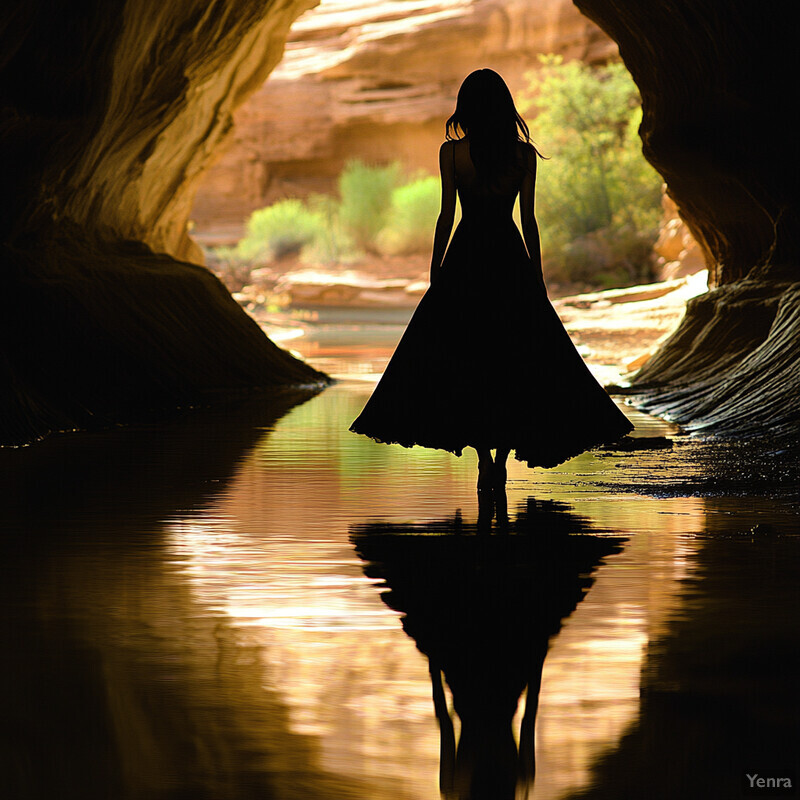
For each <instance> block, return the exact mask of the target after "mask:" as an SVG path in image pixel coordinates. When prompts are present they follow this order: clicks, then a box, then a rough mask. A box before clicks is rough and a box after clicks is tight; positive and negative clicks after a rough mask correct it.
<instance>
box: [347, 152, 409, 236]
mask: <svg viewBox="0 0 800 800" xmlns="http://www.w3.org/2000/svg"><path fill="white" fill-rule="evenodd" d="M399 182H400V165H399V164H397V163H393V164H389V165H387V166H371V165H368V164H365V163H364V162H363V161H358V160H355V161H350V162H348V163H347V165H346V166H345V168H344V170H343V171H342V174H341V175H340V176H339V197H340V202H339V221H340V223H341V225H342V227H343V229H344V230H345V231H346V232H347V233H348V235H349V236H351V237H352V240H353V243H354V244H355V246H356V247H360V248H363V249H364V250H367V251H369V252H374V251H375V250H376V243H375V240H376V237H377V235H378V233H379V232H380V231H381V230H382V229H383V228H384V227H385V225H386V223H387V220H388V214H389V209H390V206H391V200H392V192H393V190H394V189H395V188H396V187H397V185H398V184H399Z"/></svg>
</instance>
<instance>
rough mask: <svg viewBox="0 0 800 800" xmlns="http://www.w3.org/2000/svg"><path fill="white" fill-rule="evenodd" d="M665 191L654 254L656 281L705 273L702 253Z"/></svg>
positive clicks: (705, 265) (705, 267)
mask: <svg viewBox="0 0 800 800" xmlns="http://www.w3.org/2000/svg"><path fill="white" fill-rule="evenodd" d="M664 189H665V191H664V193H663V195H662V200H661V205H662V208H663V210H664V213H663V216H662V219H661V230H660V232H659V235H658V239H657V240H656V243H655V246H654V248H653V249H654V250H655V253H656V256H657V263H658V264H659V267H660V269H659V279H660V280H662V281H670V280H674V279H675V278H683V277H685V276H687V275H694V274H695V273H697V272H700V271H701V270H704V269H707V268H708V266H707V264H706V262H705V258H704V256H703V253H702V251H701V249H700V247H699V245H698V244H697V242H696V241H695V239H694V237H693V236H692V234H691V231H690V230H689V228H688V226H687V225H686V223H685V222H684V221H683V220H682V219H681V218H680V215H679V214H678V207H677V206H676V205H675V202H674V201H673V200H672V198H671V197H670V196H669V195H668V194H667V192H666V186H665V187H664Z"/></svg>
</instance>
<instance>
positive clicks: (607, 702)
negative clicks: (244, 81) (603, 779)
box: [168, 381, 704, 800]
mask: <svg viewBox="0 0 800 800" xmlns="http://www.w3.org/2000/svg"><path fill="white" fill-rule="evenodd" d="M370 388H371V387H370V386H369V385H368V384H367V385H365V384H364V383H362V382H360V381H343V382H341V383H340V384H338V385H336V386H334V387H332V388H331V389H328V390H326V391H325V392H323V393H322V394H321V395H319V396H317V397H315V398H313V399H311V400H310V401H308V402H306V403H304V404H302V405H300V406H298V407H296V408H294V409H292V410H291V411H290V412H289V413H288V414H287V415H286V416H285V417H283V418H282V419H281V420H279V421H278V423H277V424H276V425H275V426H274V429H272V430H271V431H270V432H269V435H268V436H266V437H265V438H264V439H263V440H262V442H261V443H260V444H258V445H257V446H256V447H255V449H254V451H253V452H252V454H251V455H250V456H249V457H248V458H247V459H246V460H245V461H244V463H242V464H241V466H240V468H239V470H238V472H237V474H236V476H235V478H234V480H233V481H232V482H231V484H230V486H229V487H228V488H227V489H226V491H225V492H224V493H223V494H222V495H221V496H220V498H219V500H218V501H217V502H216V503H215V504H214V505H213V506H212V507H211V508H208V509H206V510H204V511H203V512H202V513H199V514H198V513H195V514H192V515H191V516H187V517H185V518H180V519H175V520H173V521H172V523H171V524H170V526H169V529H168V542H169V547H170V549H171V552H172V554H173V558H174V561H175V562H176V563H178V564H181V565H182V570H183V573H184V575H185V576H186V578H187V579H188V581H189V584H190V586H191V588H192V592H193V593H194V595H195V596H196V598H197V601H198V603H199V605H200V606H201V607H205V608H208V609H212V610H213V611H215V612H218V613H222V614H224V615H226V616H227V617H228V618H229V619H230V620H231V623H232V624H233V625H234V627H235V628H236V629H238V630H240V631H241V632H242V635H244V636H245V637H246V641H247V642H249V643H251V644H252V645H253V646H254V647H256V648H257V650H256V651H257V652H258V653H259V654H260V656H259V657H260V658H262V659H263V661H264V663H265V666H266V667H268V669H267V670H266V672H265V674H268V675H269V676H270V681H271V685H270V686H269V687H268V688H269V689H271V690H275V691H278V692H279V693H280V696H281V697H282V699H283V702H285V703H286V705H287V707H288V714H289V722H290V727H291V730H292V731H293V732H294V733H297V734H304V735H309V736H313V737H315V738H316V739H318V741H319V742H320V754H321V755H320V758H321V763H320V766H321V767H322V768H323V769H324V770H326V771H330V772H335V773H337V774H340V775H343V776H353V777H358V778H359V779H361V780H364V781H366V782H367V783H368V784H369V785H370V786H371V787H372V789H371V792H372V794H371V795H370V797H373V798H374V799H375V800H382V798H384V797H385V798H387V799H388V798H390V797H392V798H400V797H408V798H419V799H420V800H422V798H432V797H434V796H436V794H437V788H436V787H437V780H438V768H439V765H438V753H439V741H438V739H439V734H438V729H437V725H436V721H435V718H434V715H433V709H432V703H431V688H430V676H429V675H428V666H427V662H426V660H425V658H424V657H423V656H422V654H421V653H420V652H419V651H418V650H417V649H416V647H415V644H414V642H413V640H411V639H410V638H409V637H407V636H406V635H405V633H404V632H403V630H402V628H401V624H400V615H399V614H398V613H397V612H394V611H392V610H391V609H389V608H387V607H386V605H385V604H384V603H383V602H382V601H381V599H380V594H379V588H380V587H378V586H376V585H375V581H373V580H371V579H369V578H366V577H365V576H364V573H363V571H362V564H361V562H360V561H359V559H358V558H357V557H356V556H355V554H354V552H353V550H352V547H351V545H350V543H349V541H348V529H349V527H350V526H351V525H353V524H358V523H363V522H366V521H371V520H382V521H388V522H406V521H424V520H431V519H437V518H442V517H443V516H449V515H451V514H453V513H454V512H456V511H457V510H458V509H460V510H461V513H462V514H463V515H464V516H465V518H470V519H474V518H475V517H476V516H477V502H476V495H475V492H474V478H475V475H474V471H475V464H474V459H472V458H471V457H469V456H468V455H465V456H464V457H462V458H460V459H459V458H456V457H454V456H452V455H450V454H447V453H441V452H438V451H428V450H424V449H421V448H414V449H412V450H406V449H403V448H400V447H394V446H392V447H387V446H385V445H378V444H375V443H373V442H371V441H369V440H367V439H365V438H363V437H359V436H355V435H353V434H350V433H348V432H347V427H348V425H349V422H350V420H352V419H353V418H354V417H355V415H356V414H357V413H358V410H360V407H361V405H362V404H363V402H364V401H365V400H366V398H367V396H368V393H369V391H370ZM605 470H607V463H606V462H604V461H603V460H602V459H601V458H599V457H597V456H596V455H592V454H586V455H584V456H581V457H579V458H577V459H574V460H573V461H571V462H569V464H567V465H564V466H562V467H561V468H558V469H556V470H551V471H546V472H545V471H536V472H531V471H529V470H528V469H527V468H526V467H524V466H523V465H521V464H517V463H516V462H514V463H512V464H511V465H510V473H509V492H508V499H509V510H510V511H512V510H513V508H514V506H515V503H519V502H524V501H525V499H526V498H527V497H529V496H531V495H535V496H536V497H537V498H539V499H547V498H549V499H553V500H558V501H562V502H567V503H568V504H569V506H570V507H572V508H573V509H574V510H575V511H577V513H579V514H581V515H583V516H585V517H587V518H588V519H589V520H590V521H591V523H592V524H593V525H594V526H595V527H596V528H597V529H598V530H599V531H600V532H601V533H602V531H603V530H607V531H611V532H613V533H614V534H615V535H625V536H630V541H629V542H628V544H627V545H626V547H625V549H624V550H623V551H622V552H621V553H618V554H615V555H612V556H609V557H608V558H607V560H606V563H605V564H604V565H602V566H601V567H600V568H599V569H598V570H597V573H596V582H595V584H594V586H593V587H592V589H591V590H590V592H589V593H588V595H587V596H586V598H585V599H584V601H583V602H582V603H580V604H579V606H578V607H577V609H576V610H575V612H574V613H573V614H572V615H571V616H570V617H569V618H568V619H567V620H566V622H565V623H564V626H563V629H562V630H561V632H560V633H559V634H558V635H557V636H556V637H555V638H554V640H553V641H552V642H551V648H550V651H549V654H548V656H547V658H546V660H545V666H544V672H543V680H542V689H541V694H540V706H539V714H538V722H537V735H536V759H537V777H536V784H535V791H534V794H533V797H535V798H542V799H544V798H556V797H560V796H563V795H564V794H565V793H566V792H568V791H570V790H575V789H578V788H580V787H582V786H585V785H587V783H588V781H589V768H590V767H591V765H592V763H593V761H594V760H595V759H596V758H597V757H598V756H599V755H600V754H602V753H603V752H605V751H607V750H609V749H611V748H613V747H614V746H615V745H616V744H617V742H618V741H619V739H620V737H621V736H622V735H623V734H624V733H625V731H626V730H627V729H628V728H629V727H630V725H631V724H632V723H633V722H634V721H635V720H636V717H637V713H638V707H639V683H640V675H641V670H642V663H643V658H644V656H645V654H646V652H647V647H648V642H650V641H651V640H652V639H653V638H655V637H657V636H659V635H660V633H661V632H662V631H663V630H664V628H665V625H666V623H667V621H668V620H669V618H670V615H671V614H672V613H674V611H675V609H676V608H677V607H678V605H679V602H680V594H681V581H682V579H683V578H684V577H685V576H686V575H687V574H688V573H689V572H691V569H692V540H691V539H690V538H687V537H688V536H689V535H690V534H692V533H694V532H696V531H700V530H701V528H702V524H703V516H704V515H703V501H702V500H699V499H670V500H664V499H661V500H655V499H647V498H641V497H636V496H630V497H610V496H608V495H607V494H605V493H604V492H603V491H602V490H601V489H600V488H599V487H598V485H597V483H596V482H595V479H596V478H597V477H600V476H602V475H603V473H604V471H605ZM521 711H522V709H520V713H521Z"/></svg>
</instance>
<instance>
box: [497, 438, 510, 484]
mask: <svg viewBox="0 0 800 800" xmlns="http://www.w3.org/2000/svg"><path fill="white" fill-rule="evenodd" d="M510 452H511V448H510V447H498V448H497V450H496V451H495V456H494V486H495V489H504V488H505V485H506V478H507V476H508V472H507V470H506V460H507V459H508V454H509V453H510Z"/></svg>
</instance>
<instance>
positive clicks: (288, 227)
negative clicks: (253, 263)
mask: <svg viewBox="0 0 800 800" xmlns="http://www.w3.org/2000/svg"><path fill="white" fill-rule="evenodd" d="M324 226H325V218H324V216H323V215H322V214H321V213H319V212H318V211H316V210H312V209H311V208H309V207H308V206H307V205H306V204H305V203H303V201H302V200H295V199H291V200H280V201H279V202H277V203H275V204H273V205H271V206H268V207H267V208H261V209H259V210H258V211H254V212H253V213H252V214H251V215H250V218H249V219H248V220H247V235H246V236H245V237H244V239H242V240H241V241H240V242H239V244H238V246H237V248H236V249H237V252H238V254H239V255H240V256H241V257H242V258H244V259H250V260H273V259H279V258H283V257H284V256H287V255H290V254H292V253H299V252H300V251H301V250H302V249H303V248H304V247H306V246H307V245H309V244H311V243H312V242H313V241H315V240H316V239H317V238H318V237H319V236H320V235H321V233H322V231H323V229H324Z"/></svg>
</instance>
